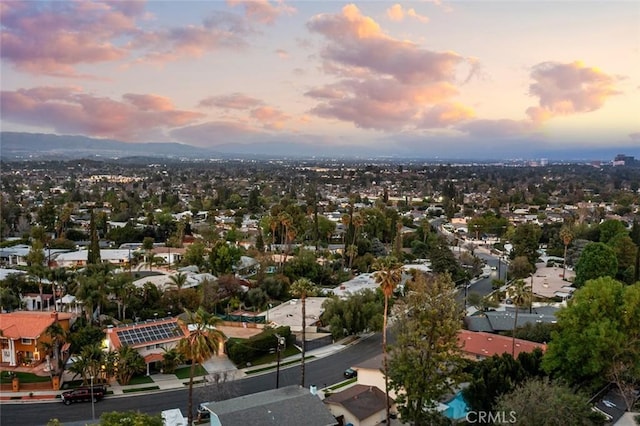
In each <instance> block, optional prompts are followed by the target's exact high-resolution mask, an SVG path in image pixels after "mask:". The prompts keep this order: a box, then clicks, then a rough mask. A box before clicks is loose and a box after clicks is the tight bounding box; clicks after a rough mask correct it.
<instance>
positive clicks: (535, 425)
mask: <svg viewBox="0 0 640 426" xmlns="http://www.w3.org/2000/svg"><path fill="white" fill-rule="evenodd" d="M495 410H496V411H497V412H503V413H506V417H507V418H508V419H513V422H514V423H517V424H518V426H520V425H522V426H561V425H575V426H591V425H604V424H605V419H604V416H602V415H601V414H599V413H595V412H594V411H593V410H592V409H591V404H590V403H589V399H588V397H586V396H584V395H581V394H579V393H576V392H575V391H574V390H573V389H571V388H569V387H567V386H563V385H560V384H558V383H555V382H551V381H549V380H548V379H531V380H528V381H526V382H524V383H523V384H521V385H520V386H518V387H517V388H516V389H514V390H513V391H511V392H509V393H507V394H504V395H502V396H501V397H500V398H498V401H497V403H496V407H495ZM560 413H561V415H560Z"/></svg>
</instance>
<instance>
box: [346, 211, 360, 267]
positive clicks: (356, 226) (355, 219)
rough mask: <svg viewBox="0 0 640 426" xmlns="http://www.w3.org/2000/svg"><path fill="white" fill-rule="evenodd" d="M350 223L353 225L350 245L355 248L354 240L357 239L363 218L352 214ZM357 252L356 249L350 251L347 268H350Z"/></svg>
mask: <svg viewBox="0 0 640 426" xmlns="http://www.w3.org/2000/svg"><path fill="white" fill-rule="evenodd" d="M351 224H352V225H353V243H352V244H351V246H353V247H356V249H357V246H356V242H357V239H358V231H359V230H360V228H362V226H363V225H364V218H363V217H362V215H360V214H354V215H353V218H352V219H351ZM357 254H358V252H357V250H356V252H355V253H352V254H350V255H349V269H351V267H352V265H353V258H354V257H355V256H356V255H357Z"/></svg>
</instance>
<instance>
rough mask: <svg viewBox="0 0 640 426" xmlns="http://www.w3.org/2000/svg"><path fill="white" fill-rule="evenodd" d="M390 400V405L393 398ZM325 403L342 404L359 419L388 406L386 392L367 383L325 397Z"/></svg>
mask: <svg viewBox="0 0 640 426" xmlns="http://www.w3.org/2000/svg"><path fill="white" fill-rule="evenodd" d="M389 401H390V405H391V404H393V400H391V398H389ZM324 403H325V404H336V405H341V406H342V407H344V409H345V410H347V411H349V412H350V413H351V414H353V415H354V416H355V417H356V418H357V419H358V420H364V419H367V418H369V417H371V416H373V415H374V414H376V413H378V412H380V411H381V410H386V408H387V406H386V404H385V394H384V392H382V391H381V390H380V389H378V388H377V387H375V386H367V385H354V386H351V387H350V388H347V389H345V390H343V391H342V392H338V393H335V394H333V395H331V396H329V397H327V398H325V400H324Z"/></svg>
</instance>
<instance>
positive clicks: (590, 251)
mask: <svg viewBox="0 0 640 426" xmlns="http://www.w3.org/2000/svg"><path fill="white" fill-rule="evenodd" d="M617 273H618V259H617V258H616V253H615V251H614V250H613V249H612V248H611V247H609V246H608V245H607V244H605V243H589V244H587V245H586V246H585V248H584V250H583V251H582V254H581V255H580V259H578V263H577V264H576V278H575V281H574V285H575V286H576V287H580V286H582V285H584V283H586V282H587V281H588V280H591V279H594V278H599V277H612V278H614V277H615V276H616V274H617Z"/></svg>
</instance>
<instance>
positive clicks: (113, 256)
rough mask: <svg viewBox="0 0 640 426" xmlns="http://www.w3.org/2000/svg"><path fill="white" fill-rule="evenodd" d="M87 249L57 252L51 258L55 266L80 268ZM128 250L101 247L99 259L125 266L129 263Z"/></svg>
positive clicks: (87, 252) (84, 264)
mask: <svg viewBox="0 0 640 426" xmlns="http://www.w3.org/2000/svg"><path fill="white" fill-rule="evenodd" d="M88 254H89V251H88V250H79V251H70V252H67V253H58V254H57V255H56V256H55V258H53V260H54V261H55V264H56V266H58V267H65V268H80V267H83V266H86V264H87V256H88ZM130 255H131V251H130V250H123V249H101V250H100V259H101V260H102V262H103V263H111V264H113V265H117V266H122V267H125V266H127V265H128V264H129V259H130V257H129V256H130Z"/></svg>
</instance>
